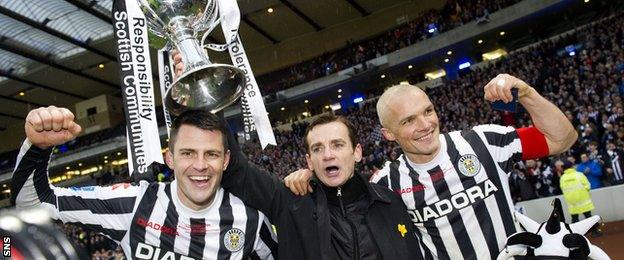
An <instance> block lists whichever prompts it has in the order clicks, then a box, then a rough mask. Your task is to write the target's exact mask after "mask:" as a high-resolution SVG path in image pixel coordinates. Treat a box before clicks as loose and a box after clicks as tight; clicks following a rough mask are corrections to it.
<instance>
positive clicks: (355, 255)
mask: <svg viewBox="0 0 624 260" xmlns="http://www.w3.org/2000/svg"><path fill="white" fill-rule="evenodd" d="M336 196H337V197H338V203H340V212H342V217H344V218H345V220H347V223H349V226H350V227H351V235H352V236H353V259H355V260H358V259H360V247H359V242H358V237H357V230H356V229H355V224H353V222H352V221H351V219H349V218H347V211H346V210H345V207H344V204H343V202H342V188H341V187H338V189H337V193H336Z"/></svg>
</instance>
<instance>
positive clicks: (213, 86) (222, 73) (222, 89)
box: [165, 64, 245, 115]
mask: <svg viewBox="0 0 624 260" xmlns="http://www.w3.org/2000/svg"><path fill="white" fill-rule="evenodd" d="M237 70H239V69H238V68H236V67H234V66H231V65H224V64H212V65H208V66H207V67H202V68H199V69H198V70H193V71H189V73H187V74H186V75H184V74H183V75H182V76H181V77H180V78H179V79H177V80H176V81H175V82H174V83H173V85H172V87H171V88H170V89H169V90H168V91H167V94H166V97H165V107H166V108H167V110H168V111H169V113H171V114H172V115H179V114H181V113H182V112H184V111H186V110H188V109H207V110H210V112H212V113H216V112H218V111H220V110H221V109H223V108H225V107H227V106H229V105H231V104H232V103H234V101H236V99H237V98H238V97H240V96H241V95H242V93H243V88H242V85H244V82H245V78H244V76H243V74H242V72H241V73H238V72H237Z"/></svg>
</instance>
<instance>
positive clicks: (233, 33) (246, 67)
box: [208, 0, 277, 149]
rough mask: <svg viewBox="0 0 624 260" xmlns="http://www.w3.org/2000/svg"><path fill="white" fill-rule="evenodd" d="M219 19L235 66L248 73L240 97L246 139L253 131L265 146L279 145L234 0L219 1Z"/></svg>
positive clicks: (217, 46) (213, 47)
mask: <svg viewBox="0 0 624 260" xmlns="http://www.w3.org/2000/svg"><path fill="white" fill-rule="evenodd" d="M218 3H219V7H218V8H219V21H220V22H221V28H222V29H223V35H224V36H225V40H226V46H227V49H228V50H229V52H230V58H231V59H232V63H233V65H234V66H235V67H237V68H239V69H241V70H242V71H243V72H244V73H245V91H244V94H243V96H242V97H241V104H242V111H243V120H244V122H243V123H244V126H245V129H244V130H245V139H246V140H249V138H250V137H251V133H253V132H254V131H257V132H258V139H260V145H261V146H262V149H264V148H265V147H266V146H267V145H269V144H272V145H276V144H277V143H276V142H275V135H274V134H273V128H272V127H271V122H270V121H269V116H268V115H267V111H266V108H265V107H264V101H263V100H262V94H260V88H258V83H257V82H256V78H255V77H254V75H253V71H252V70H251V65H250V64H249V60H248V59H247V54H245V49H243V44H242V42H241V40H240V35H239V34H238V26H239V24H240V10H239V9H238V4H237V3H236V1H235V0H218ZM223 47H224V46H219V45H215V44H210V45H208V48H210V49H212V50H217V51H220V50H225V48H223Z"/></svg>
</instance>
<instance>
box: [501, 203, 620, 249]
mask: <svg viewBox="0 0 624 260" xmlns="http://www.w3.org/2000/svg"><path fill="white" fill-rule="evenodd" d="M553 204H554V209H553V211H552V213H551V214H550V218H549V219H548V220H547V221H546V222H544V223H541V224H540V223H537V222H535V221H533V220H532V219H530V218H529V217H527V216H525V215H522V214H521V213H519V212H516V213H515V216H516V219H517V220H518V222H520V225H522V227H523V228H524V229H525V230H526V231H525V232H518V233H515V234H513V235H511V236H509V237H508V238H507V245H506V246H505V248H504V249H503V251H501V252H500V254H499V255H498V258H497V259H498V260H504V259H595V260H602V259H610V258H609V256H607V254H606V253H605V252H604V251H602V249H600V248H599V247H597V246H595V245H592V244H591V243H590V242H589V240H588V239H587V238H585V236H583V235H584V234H585V233H587V231H589V230H590V229H591V228H592V227H593V226H594V225H597V224H598V222H599V221H600V217H599V216H592V217H591V218H587V219H584V220H582V221H579V222H576V223H573V224H566V223H565V217H564V216H563V210H562V208H561V201H560V200H559V199H555V200H554V201H553Z"/></svg>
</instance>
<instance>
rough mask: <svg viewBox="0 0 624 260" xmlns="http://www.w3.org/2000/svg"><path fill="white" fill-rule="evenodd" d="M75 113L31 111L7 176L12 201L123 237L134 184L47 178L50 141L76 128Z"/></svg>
mask: <svg viewBox="0 0 624 260" xmlns="http://www.w3.org/2000/svg"><path fill="white" fill-rule="evenodd" d="M73 119H74V116H73V114H72V113H71V112H70V111H69V110H67V109H64V108H56V107H48V108H39V109H36V110H33V111H31V112H30V113H29V114H28V116H27V117H26V124H25V130H26V136H27V140H26V141H24V144H23V145H22V148H21V150H20V153H19V155H18V158H17V163H16V166H15V170H14V171H13V176H12V179H11V189H12V190H11V203H12V204H13V205H15V206H16V207H17V208H27V207H43V208H46V209H48V210H49V212H50V213H51V215H52V217H53V218H54V219H57V220H60V221H62V222H64V223H75V224H82V225H84V226H86V227H87V228H89V229H91V230H94V231H97V232H101V233H103V234H104V235H107V236H108V237H110V238H112V239H114V240H116V241H121V239H122V238H123V237H124V235H125V233H126V230H127V229H128V228H129V225H130V222H131V221H132V212H133V208H134V204H135V201H136V197H137V194H139V192H140V189H139V187H138V186H129V184H128V186H125V188H124V189H121V188H119V189H116V188H115V186H113V187H93V186H91V187H72V188H60V187H55V186H53V185H51V184H50V181H49V179H48V162H49V160H50V154H51V152H52V149H51V148H52V146H54V145H58V144H62V143H65V142H66V141H69V140H71V139H73V138H74V137H75V136H76V135H77V134H78V133H80V126H78V125H77V124H76V123H74V122H73Z"/></svg>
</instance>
